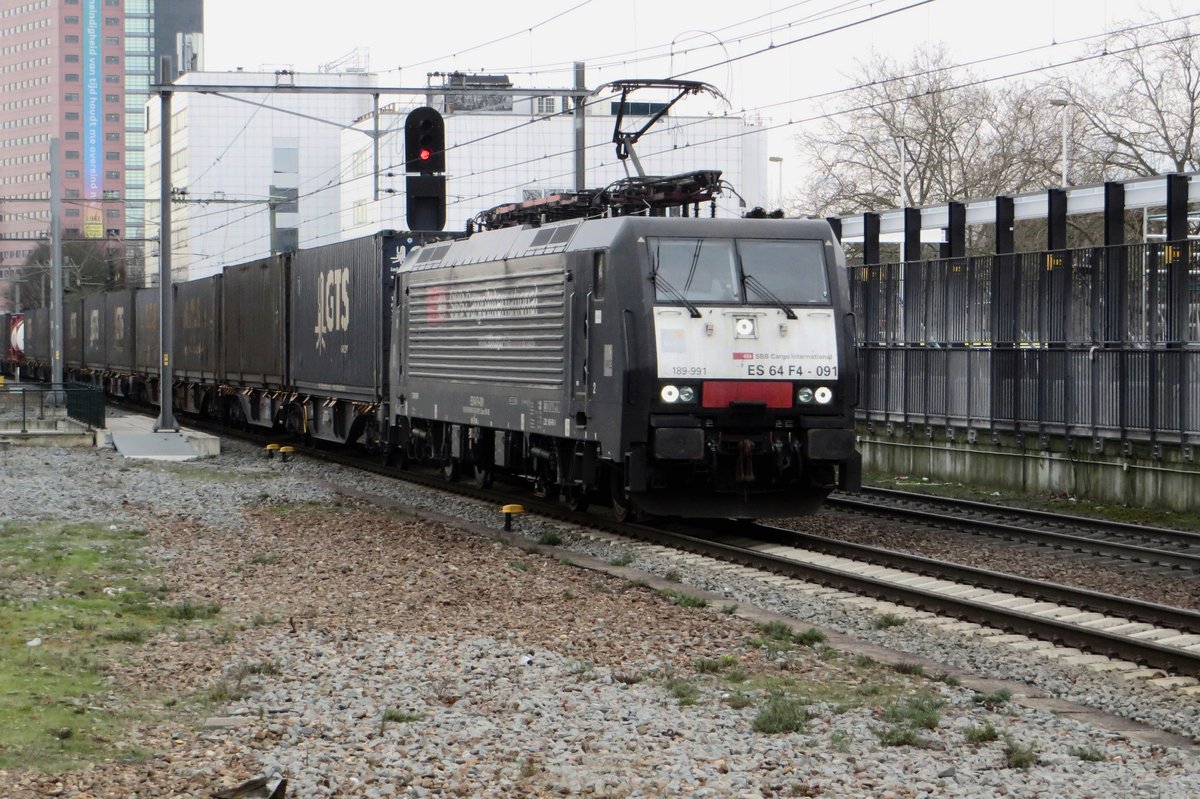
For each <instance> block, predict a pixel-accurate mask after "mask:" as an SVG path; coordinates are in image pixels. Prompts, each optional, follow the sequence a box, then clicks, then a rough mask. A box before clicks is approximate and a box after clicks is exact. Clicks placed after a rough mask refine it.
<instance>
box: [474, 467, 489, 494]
mask: <svg viewBox="0 0 1200 799" xmlns="http://www.w3.org/2000/svg"><path fill="white" fill-rule="evenodd" d="M492 478H493V475H492V467H490V466H480V465H479V464H475V473H474V475H473V476H472V478H471V483H472V485H474V486H475V487H476V488H491V487H492Z"/></svg>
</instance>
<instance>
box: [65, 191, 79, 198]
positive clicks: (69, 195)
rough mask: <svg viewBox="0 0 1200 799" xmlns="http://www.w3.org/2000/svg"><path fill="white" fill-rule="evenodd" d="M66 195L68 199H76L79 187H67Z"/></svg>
mask: <svg viewBox="0 0 1200 799" xmlns="http://www.w3.org/2000/svg"><path fill="white" fill-rule="evenodd" d="M66 197H67V199H68V200H76V199H78V198H79V189H67V191H66Z"/></svg>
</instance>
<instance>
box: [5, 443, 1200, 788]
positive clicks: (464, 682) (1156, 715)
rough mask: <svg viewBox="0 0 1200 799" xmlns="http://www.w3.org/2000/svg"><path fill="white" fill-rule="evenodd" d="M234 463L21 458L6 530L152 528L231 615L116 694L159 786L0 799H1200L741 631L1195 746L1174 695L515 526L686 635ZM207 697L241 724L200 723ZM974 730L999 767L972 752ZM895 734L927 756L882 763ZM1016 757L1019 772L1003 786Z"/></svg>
mask: <svg viewBox="0 0 1200 799" xmlns="http://www.w3.org/2000/svg"><path fill="white" fill-rule="evenodd" d="M224 447H225V452H224V454H223V455H222V456H221V457H220V458H217V459H213V460H210V461H201V462H192V463H187V464H181V465H151V464H146V463H141V462H139V463H134V462H129V461H125V460H124V459H123V458H121V457H120V456H119V455H117V454H116V453H114V452H112V451H111V450H99V451H94V450H60V449H36V448H13V449H11V450H10V451H9V452H8V453H7V456H6V457H7V460H6V461H5V462H4V463H3V464H0V467H2V468H3V469H4V471H5V472H6V479H5V480H3V481H0V518H3V519H6V520H20V521H25V520H31V519H37V518H42V519H52V520H65V521H71V522H78V521H88V520H91V521H97V522H103V523H122V524H136V525H140V526H141V527H143V528H144V529H145V530H147V532H148V533H149V534H150V537H151V541H152V542H153V544H152V549H151V551H152V555H153V558H154V560H155V562H156V564H157V565H158V567H159V568H160V569H161V574H162V578H163V580H164V581H165V582H166V583H167V584H169V585H170V586H171V587H172V589H173V592H174V596H175V597H178V598H187V599H191V600H194V601H196V602H215V603H219V604H220V605H221V608H222V610H221V613H220V616H219V621H218V622H215V623H213V624H212V625H210V626H209V627H205V628H202V629H200V630H199V631H198V632H196V633H195V634H194V635H190V636H183V637H177V638H178V639H179V640H173V639H172V638H171V637H170V636H168V635H167V634H163V635H160V636H158V637H157V638H155V639H153V640H151V641H149V642H147V643H146V644H145V645H144V646H141V647H139V648H137V649H136V650H135V652H134V653H133V655H132V656H131V657H130V658H129V659H128V660H127V661H124V662H120V663H114V664H113V665H112V670H111V674H112V678H113V681H114V683H115V685H116V686H117V687H119V688H123V689H128V690H130V691H137V692H139V695H146V694H149V695H152V696H155V697H161V702H160V704H161V705H162V707H161V708H159V709H158V712H156V713H150V714H147V720H146V721H145V723H144V724H142V725H141V726H140V727H139V728H138V730H137V735H136V739H137V740H136V741H135V742H134V743H136V745H137V746H138V747H139V748H140V749H141V750H143V751H145V752H148V753H150V754H149V757H148V758H147V759H143V760H139V761H136V762H129V763H105V764H98V765H96V766H94V767H91V768H89V769H86V770H84V771H80V772H72V773H67V774H59V775H39V774H32V773H29V772H9V773H4V772H0V786H2V787H3V790H0V795H2V796H4V797H6V798H7V797H12V798H13V799H26V798H27V797H42V796H47V795H55V796H79V797H83V796H87V797H102V796H103V797H107V796H112V797H127V796H138V797H146V796H159V795H163V796H204V795H208V794H209V793H211V792H213V791H217V790H220V789H221V788H226V787H229V786H232V785H235V784H237V783H238V782H240V781H242V780H244V779H248V778H250V777H253V776H257V775H258V774H262V773H280V774H283V775H285V776H287V778H288V780H289V786H288V795H289V796H290V797H300V798H301V799H304V798H305V797H326V796H338V797H343V796H344V797H372V798H373V797H387V796H468V797H470V796H496V797H499V796H574V795H580V796H595V797H601V796H607V797H626V796H641V797H651V796H680V795H689V796H697V797H727V796H735V797H760V796H761V797H776V796H778V797H784V796H789V797H790V796H830V797H833V796H838V797H843V796H844V797H881V796H886V797H932V796H957V797H992V796H1046V797H1051V796H1052V797H1089V796H1122V797H1124V796H1146V797H1150V796H1193V795H1200V761H1198V760H1197V758H1196V753H1195V751H1194V748H1193V747H1190V746H1183V747H1169V746H1162V745H1151V744H1147V743H1145V742H1144V740H1142V739H1139V738H1138V737H1137V736H1131V735H1127V734H1124V733H1122V732H1120V731H1116V730H1113V729H1111V728H1108V727H1105V726H1099V725H1096V724H1093V723H1091V722H1090V721H1086V720H1078V719H1076V718H1074V717H1073V714H1066V715H1064V714H1061V713H1057V714H1056V713H1051V712H1048V711H1046V710H1043V709H1037V708H1034V707H1026V706H1024V705H1025V704H1029V703H1024V702H1021V701H1019V700H1020V699H1021V697H1020V696H1019V695H1018V696H1016V697H1015V699H1016V700H1018V701H1012V702H1006V703H1000V704H998V705H996V706H992V707H989V706H988V705H987V704H985V703H981V702H979V701H978V694H977V692H976V691H974V690H972V689H971V688H969V687H961V686H956V685H954V684H953V682H954V681H953V680H947V681H939V680H936V679H931V678H930V677H929V676H921V675H919V674H917V675H905V674H900V673H898V672H897V671H896V670H894V669H891V668H888V667H886V666H884V665H882V664H880V663H878V662H875V661H870V660H868V659H866V658H862V657H857V656H854V655H853V654H852V653H851V652H850V651H846V650H845V649H844V648H841V647H840V644H837V642H834V643H835V645H834V646H826V645H824V644H821V643H819V642H818V643H815V644H814V645H810V646H805V645H802V644H801V643H799V642H793V644H792V645H791V646H786V647H785V646H782V645H780V643H779V641H778V640H771V639H770V636H769V635H767V634H765V633H764V632H763V630H762V629H760V628H759V627H757V626H756V624H755V623H754V622H753V621H751V620H749V619H747V618H743V616H745V615H747V611H748V610H749V607H750V606H756V607H758V608H761V609H763V610H765V611H769V612H774V613H779V614H783V615H785V616H787V617H789V618H790V619H793V620H795V622H796V623H797V624H796V630H798V631H803V630H805V629H807V628H808V627H809V626H814V625H815V626H818V627H820V628H823V629H826V630H829V631H831V632H834V633H842V634H848V635H852V636H854V637H856V638H857V639H861V640H862V641H864V642H866V643H868V644H875V645H878V646H881V647H887V648H889V649H893V650H897V651H899V652H902V653H905V654H904V657H907V658H912V659H914V660H919V659H929V660H932V661H936V662H938V663H940V664H944V667H945V668H946V669H949V670H954V671H955V672H956V673H962V674H963V675H964V678H965V679H967V681H968V683H969V682H970V675H974V676H976V677H978V678H979V679H996V680H999V679H1010V680H1011V679H1020V680H1022V681H1025V682H1028V683H1029V685H1030V687H1029V689H1028V691H1029V693H1030V694H1035V693H1042V692H1044V693H1045V694H1046V695H1048V696H1049V697H1053V698H1058V699H1064V700H1070V701H1073V702H1078V703H1080V704H1081V705H1085V706H1087V707H1092V708H1096V709H1097V710H1101V711H1105V712H1109V713H1114V714H1116V715H1120V716H1124V717H1125V718H1129V719H1134V720H1137V721H1141V722H1143V723H1146V724H1149V725H1151V726H1153V727H1155V728H1158V729H1162V730H1166V731H1169V732H1173V733H1176V734H1179V735H1184V736H1188V737H1197V736H1200V713H1198V712H1197V700H1196V698H1195V697H1190V696H1187V695H1185V694H1183V693H1181V692H1177V691H1169V690H1163V689H1159V688H1154V687H1149V686H1147V685H1144V684H1141V683H1126V682H1122V681H1119V680H1117V679H1115V678H1113V677H1111V676H1106V675H1103V674H1094V673H1091V672H1087V671H1085V670H1082V669H1071V668H1068V667H1064V666H1062V665H1061V664H1059V663H1055V662H1051V661H1047V660H1046V659H1044V658H1040V657H1037V656H1036V655H1033V654H1029V653H1019V652H1015V651H1013V650H1011V649H1008V648H1004V647H996V646H987V645H983V644H982V643H980V642H979V640H978V639H976V638H971V637H967V636H963V635H958V634H953V633H947V632H942V631H938V630H935V629H932V628H929V627H928V626H927V625H920V624H913V623H910V624H905V625H902V626H897V627H891V628H888V629H882V630H881V629H876V627H875V621H876V617H875V616H874V615H873V614H871V613H869V612H865V611H862V610H859V609H856V608H854V607H852V606H848V605H846V604H844V603H841V602H837V601H832V600H825V599H821V598H819V597H813V596H808V595H803V594H801V593H799V592H797V591H795V590H791V589H789V587H787V586H777V585H771V584H770V583H768V582H767V581H764V580H761V579H755V578H751V577H747V576H744V575H742V574H738V573H734V572H731V571H730V570H727V569H721V568H715V567H713V566H712V565H711V564H708V563H706V562H703V561H698V560H695V559H688V560H684V559H681V558H677V557H673V556H671V555H669V554H650V550H646V549H640V548H639V549H632V548H625V547H622V546H619V545H613V544H610V543H605V542H597V541H595V540H593V539H592V538H591V537H589V536H587V535H585V534H583V533H581V532H580V531H579V530H577V528H575V527H574V526H573V525H569V524H565V523H562V522H556V521H550V520H541V519H536V518H532V517H522V518H520V519H519V520H518V523H517V532H518V533H519V534H521V535H523V536H526V537H529V538H533V539H537V538H538V537H539V536H542V535H544V534H547V533H554V534H555V535H557V536H558V537H559V538H561V540H562V543H561V544H560V545H559V547H560V548H561V549H562V550H568V551H571V552H576V553H579V555H580V556H581V557H582V556H592V557H594V558H596V559H598V560H599V562H600V565H603V564H604V563H606V562H609V561H612V560H615V559H617V558H619V557H620V556H622V555H625V554H627V553H629V552H630V551H634V552H636V553H637V554H636V559H635V560H634V561H633V562H632V563H631V564H630V566H631V568H632V569H637V570H642V571H643V572H645V573H646V574H656V575H659V576H660V577H661V576H669V577H670V578H672V579H673V580H677V581H678V582H679V583H681V584H682V585H679V586H677V590H679V591H682V592H684V594H685V595H686V594H687V592H688V591H693V592H696V593H699V592H701V591H705V592H712V593H713V594H718V595H721V596H722V597H726V598H727V599H723V600H719V601H716V602H713V603H711V604H710V605H709V606H707V607H688V606H686V605H687V603H684V602H680V601H679V600H680V597H679V596H678V595H674V597H673V596H672V595H668V594H664V593H661V592H656V591H654V590H653V589H652V588H650V587H648V586H646V585H644V584H641V583H640V582H638V581H637V580H636V579H622V578H620V577H615V576H611V575H608V574H604V573H601V572H599V571H594V570H590V569H581V568H577V567H576V566H573V565H570V564H569V563H565V562H561V561H560V559H559V556H557V555H554V556H546V555H542V554H538V553H536V552H526V551H523V550H521V549H519V548H517V547H515V546H512V545H510V544H508V543H506V542H505V541H504V540H496V539H494V538H490V537H488V536H486V535H484V534H482V533H481V532H480V531H479V530H478V528H479V527H480V526H486V527H488V528H490V529H491V530H493V531H495V530H496V528H498V527H499V522H500V519H499V514H498V513H497V511H496V509H495V508H492V507H486V506H483V505H481V504H480V503H477V502H472V501H469V500H462V499H457V498H453V497H447V496H446V495H444V494H440V493H438V492H433V491H429V490H426V489H421V488H417V487H413V486H408V485H405V484H402V483H398V482H395V481H389V480H386V479H384V478H379V477H375V476H371V475H364V474H362V473H358V472H352V471H348V470H345V469H342V468H340V467H335V466H330V465H328V464H324V463H320V462H315V461H310V460H307V459H304V458H300V459H297V460H294V461H291V462H289V463H282V462H280V461H278V460H275V461H266V460H263V459H262V458H261V457H260V455H259V453H258V451H257V450H255V449H253V448H250V447H248V446H245V445H242V444H238V443H236V442H228V441H227V442H225V443H224ZM335 485H344V486H346V487H347V488H352V489H355V490H356V491H360V492H368V493H370V494H377V495H379V496H381V497H385V498H387V499H388V500H390V501H391V502H392V503H401V504H402V505H403V506H407V507H410V508H412V509H413V512H406V511H404V510H397V509H395V507H394V506H393V505H391V504H389V506H388V507H384V508H380V507H375V506H372V505H369V504H367V503H365V502H363V501H362V500H361V499H358V498H354V497H347V496H345V495H343V494H339V493H338V492H337V491H336V490H335V488H333V486H335ZM425 512H428V513H430V514H437V516H436V519H431V518H428V517H427V516H424V515H422V514H423V513H425ZM444 516H454V517H458V518H461V519H462V520H464V521H463V523H462V524H452V523H447V522H446V521H445V519H444V518H443V517H444ZM629 576H632V577H635V578H636V575H633V574H632V573H630V574H629ZM642 579H645V580H651V578H649V577H644V578H642ZM673 598H674V599H675V601H672V599H673ZM734 605H736V606H737V612H736V613H734V612H726V611H733V609H734V607H733V606H734ZM839 640H840V639H839ZM931 673H932V670H931V669H928V668H927V669H925V674H926V675H930V674H931ZM214 686H223V687H225V688H227V689H228V690H226V691H225V692H224V693H223V694H221V695H223V696H225V697H226V698H227V701H222V702H218V703H215V704H214V703H211V702H210V703H201V702H199V701H198V700H197V698H198V697H200V696H202V695H204V694H205V693H206V692H208V693H209V694H210V695H212V692H213V689H214ZM1014 693H1016V694H1020V693H1021V691H1020V690H1018V691H1015V692H1014ZM773 698H774V699H779V700H780V701H784V700H787V701H790V702H792V703H794V706H795V707H799V708H800V709H801V712H800V713H799V719H798V721H796V723H795V726H797V727H799V729H798V730H797V731H791V732H760V731H756V729H755V726H756V720H758V721H759V722H760V726H762V717H761V716H760V713H761V712H762V711H763V710H764V708H765V707H767V706H768V705H770V704H771V702H772V701H773ZM781 698H782V699H781ZM914 698H918V699H921V700H923V701H925V702H926V703H927V704H929V705H931V706H932V707H934V708H935V710H934V712H933V713H932V714H928V715H927V716H926V717H925V718H924V720H923V721H920V722H919V723H918V722H916V721H914V720H913V719H912V718H908V717H904V716H903V714H902V713H900V712H899V709H900V708H903V707H905V706H907V705H906V703H908V702H910V701H913V700H914ZM939 703H940V704H939ZM784 704H785V705H786V701H785V702H784ZM987 725H991V726H992V727H993V728H994V729H995V731H996V733H997V737H996V739H995V740H993V741H983V742H978V743H974V742H972V741H971V740H970V739H971V738H976V739H978V738H979V737H980V736H979V735H978V734H977V733H978V731H979V730H981V729H983V728H984V727H986V726H987ZM898 732H906V734H907V735H908V738H907V739H908V740H911V741H914V742H915V744H916V745H885V743H884V739H888V740H891V739H894V738H895V737H896V736H895V735H894V734H895V733H898ZM1023 752H1027V753H1029V757H1028V758H1027V761H1028V762H1027V763H1026V764H1025V765H1027V767H1024V768H1023V767H1014V765H1013V764H1014V763H1016V762H1018V761H1020V760H1021V758H1020V757H1018V756H1019V755H1020V754H1022V753H1023ZM1097 756H1098V757H1099V758H1100V759H1099V760H1094V759H1092V758H1095V757H1097ZM1085 758H1086V759H1085Z"/></svg>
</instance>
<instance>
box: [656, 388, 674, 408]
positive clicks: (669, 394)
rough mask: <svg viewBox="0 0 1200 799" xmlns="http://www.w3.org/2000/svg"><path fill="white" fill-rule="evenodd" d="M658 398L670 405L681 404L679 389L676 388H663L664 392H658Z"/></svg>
mask: <svg viewBox="0 0 1200 799" xmlns="http://www.w3.org/2000/svg"><path fill="white" fill-rule="evenodd" d="M658 396H660V397H662V401H663V402H665V403H667V404H668V405H670V404H673V403H676V402H679V389H678V388H676V387H675V386H663V387H662V391H660V392H658Z"/></svg>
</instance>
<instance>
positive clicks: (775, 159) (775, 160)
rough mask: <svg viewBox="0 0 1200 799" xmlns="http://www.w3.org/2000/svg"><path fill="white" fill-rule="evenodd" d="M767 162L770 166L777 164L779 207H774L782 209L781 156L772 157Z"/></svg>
mask: <svg viewBox="0 0 1200 799" xmlns="http://www.w3.org/2000/svg"><path fill="white" fill-rule="evenodd" d="M767 160H768V161H770V162H771V163H772V164H779V205H778V206H776V207H777V208H779V209H782V208H783V156H782V155H772V156H771V157H769V158H768V159H767Z"/></svg>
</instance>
